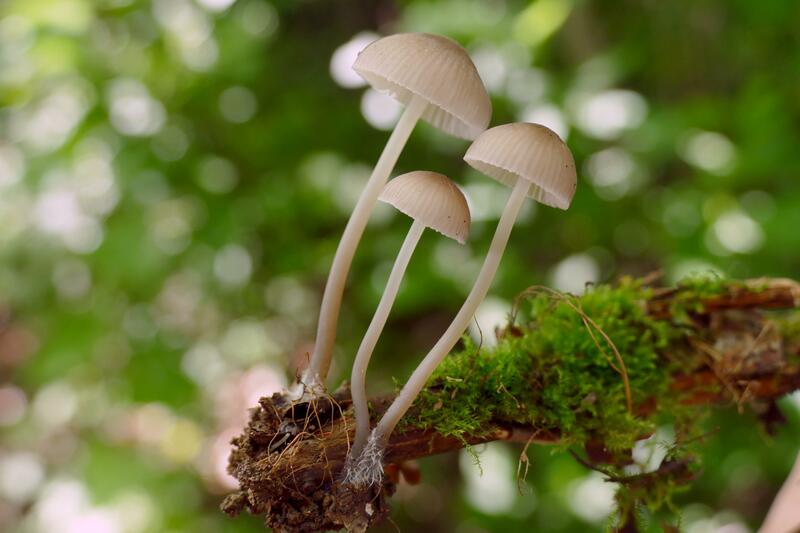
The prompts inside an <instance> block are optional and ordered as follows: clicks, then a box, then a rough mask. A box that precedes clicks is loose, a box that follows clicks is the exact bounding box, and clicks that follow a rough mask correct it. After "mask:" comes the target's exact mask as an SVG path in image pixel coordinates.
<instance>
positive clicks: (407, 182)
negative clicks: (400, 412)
mask: <svg viewBox="0 0 800 533" xmlns="http://www.w3.org/2000/svg"><path fill="white" fill-rule="evenodd" d="M378 199H379V200H380V201H382V202H386V203H387V204H391V205H393V206H394V207H395V208H397V210H398V211H400V212H402V213H405V214H406V215H408V216H410V217H411V218H412V219H414V223H413V224H412V225H411V228H410V229H409V230H408V234H407V235H406V239H405V241H404V242H403V246H402V247H401V248H400V252H399V253H398V254H397V259H395V262H394V266H393V267H392V272H391V274H389V280H388V281H387V283H386V288H385V289H384V290H383V296H381V300H380V303H379V304H378V307H377V309H376V310H375V314H374V315H373V317H372V322H370V325H369V328H367V332H366V334H365V335H364V338H363V340H362V341H361V346H359V348H358V353H357V354H356V359H355V362H354V363H353V372H352V376H351V379H350V391H351V393H352V398H353V409H354V410H355V418H356V437H355V440H354V442H353V447H352V449H351V452H350V453H351V456H352V457H358V455H359V453H360V452H361V450H362V449H363V447H364V445H365V444H366V442H367V437H369V408H368V406H367V393H366V385H365V381H366V373H367V365H369V360H370V357H371V356H372V352H373V350H374V349H375V344H376V343H377V342H378V338H379V337H380V335H381V332H382V331H383V327H384V326H385V325H386V319H387V317H388V316H389V312H390V311H391V308H392V305H393V304H394V300H395V297H396V296H397V291H398V289H399V287H400V283H401V282H402V280H403V275H404V274H405V271H406V267H407V266H408V262H409V260H410V259H411V254H412V253H413V252H414V248H415V247H416V246H417V243H418V242H419V239H420V237H421V236H422V232H423V231H425V228H431V229H433V230H435V231H438V232H439V233H441V234H443V235H445V236H447V237H450V238H451V239H455V240H456V241H458V242H459V243H461V244H464V243H465V242H466V240H467V236H468V234H469V224H470V216H469V207H468V206H467V200H466V198H464V194H463V193H462V192H461V190H459V188H458V187H456V185H455V184H454V183H453V182H452V181H450V180H449V179H448V178H447V176H443V175H442V174H438V173H436V172H427V171H416V172H409V173H408V174H403V175H402V176H398V177H396V178H395V179H393V180H391V181H390V182H389V183H388V184H387V185H386V187H384V189H383V192H381V195H380V197H379V198H378Z"/></svg>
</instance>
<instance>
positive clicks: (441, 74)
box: [301, 33, 492, 392]
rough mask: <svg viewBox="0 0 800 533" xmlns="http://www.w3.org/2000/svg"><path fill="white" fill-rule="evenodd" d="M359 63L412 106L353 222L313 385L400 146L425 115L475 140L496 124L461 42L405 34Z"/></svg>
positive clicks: (336, 265)
mask: <svg viewBox="0 0 800 533" xmlns="http://www.w3.org/2000/svg"><path fill="white" fill-rule="evenodd" d="M353 69H354V70H355V71H356V72H357V73H358V74H359V75H361V76H362V77H363V78H364V79H365V80H367V82H369V83H370V84H371V85H372V86H373V87H374V88H375V89H377V90H379V91H382V92H386V93H389V94H390V95H392V96H393V97H394V98H395V99H397V100H398V101H400V102H401V103H402V104H404V105H405V106H406V109H405V111H404V112H403V115H402V116H401V117H400V120H399V122H398V123H397V125H396V126H395V129H394V131H393V132H392V135H391V136H390V137H389V141H388V142H387V143H386V146H385V147H384V149H383V153H381V156H380V158H379V159H378V162H377V164H376V165H375V169H374V170H373V171H372V175H371V176H370V178H369V181H368V182H367V185H366V186H365V187H364V190H363V191H362V193H361V196H360V197H359V199H358V202H357V203H356V206H355V208H354V209H353V213H352V214H351V215H350V220H349V221H348V222H347V226H346V227H345V230H344V234H343V235H342V240H341V241H340V242H339V247H338V249H337V250H336V255H335V256H334V259H333V265H332V266H331V270H330V273H329V274H328V282H327V284H326V286H325V292H324V293H323V296H322V305H321V308H320V315H319V324H318V326H317V338H316V343H315V346H314V352H313V354H312V356H311V362H310V364H309V367H308V368H307V369H306V371H305V372H304V374H303V377H302V378H301V383H303V384H305V385H306V387H308V388H309V389H310V390H311V391H312V392H313V391H316V390H319V389H321V388H322V382H323V381H324V379H325V377H326V376H327V374H328V369H329V368H330V363H331V356H332V353H333V343H334V340H335V337H336V324H337V322H338V318H339V307H340V305H341V302H342V294H343V293H344V287H345V282H346V281H347V274H348V271H349V270H350V264H351V263H352V260H353V255H354V254H355V249H356V246H357V245H358V241H359V240H360V239H361V235H362V234H363V233H364V228H365V227H366V225H367V221H368V220H369V215H370V213H371V212H372V208H373V206H374V205H375V201H376V200H377V198H378V194H379V193H380V191H381V189H382V188H383V186H384V185H385V184H386V180H387V179H388V177H389V174H390V172H391V171H392V168H394V165H395V163H396V162H397V158H398V157H399V156H400V152H401V151H402V149H403V146H405V143H406V141H407V140H408V137H409V136H410V135H411V131H412V130H413V129H414V126H415V125H416V123H417V121H418V120H419V119H420V118H422V119H423V120H425V121H427V122H429V123H431V124H432V125H434V126H436V127H437V128H439V129H441V130H444V131H445V132H447V133H450V134H451V135H455V136H456V137H461V138H464V139H467V140H471V139H474V138H475V137H477V136H478V135H479V134H480V133H481V132H482V131H484V130H485V129H486V127H487V126H488V125H489V119H490V117H491V113H492V106H491V102H490V101H489V95H488V94H487V92H486V88H485V87H484V86H483V82H482V81H481V78H480V76H479V75H478V71H477V70H476V69H475V65H474V64H473V63H472V60H471V59H470V58H469V55H467V52H466V51H465V50H464V49H463V48H462V47H461V46H460V45H459V44H458V43H456V42H455V41H453V40H451V39H448V38H446V37H441V36H438V35H430V34H427V33H402V34H397V35H390V36H388V37H384V38H382V39H379V40H377V41H375V42H374V43H372V44H370V45H369V46H367V47H366V48H365V49H364V50H362V51H361V53H360V54H359V56H358V58H357V59H356V61H355V64H354V65H353Z"/></svg>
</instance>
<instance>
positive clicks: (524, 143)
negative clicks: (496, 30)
mask: <svg viewBox="0 0 800 533" xmlns="http://www.w3.org/2000/svg"><path fill="white" fill-rule="evenodd" d="M464 160H465V161H466V162H467V163H469V164H470V165H471V166H473V167H475V168H476V169H478V170H480V171H481V172H483V173H484V174H486V175H488V176H489V177H492V178H494V179H496V180H497V181H499V182H500V183H503V184H505V185H508V186H510V187H512V191H511V196H510V197H509V199H508V202H507V203H506V207H505V209H504V210H503V214H502V216H501V217H500V222H499V223H498V225H497V229H496V230H495V234H494V237H493V238H492V243H491V245H490V246H489V252H488V254H487V255H486V259H485V260H484V262H483V266H482V267H481V271H480V273H479V274H478V278H477V279H476V280H475V284H474V285H473V287H472V290H471V291H470V293H469V295H468V296H467V299H466V301H465V302H464V305H462V306H461V310H459V312H458V314H457V315H456V317H455V319H453V322H452V323H451V324H450V327H448V328H447V331H446V332H445V333H444V335H443V336H442V338H441V339H439V341H438V342H437V343H436V345H435V346H434V347H433V348H432V349H431V351H430V352H428V355H426V356H425V359H423V360H422V363H420V365H419V366H418V367H417V368H416V369H415V370H414V372H413V374H411V377H410V378H409V380H408V381H407V382H406V384H405V385H404V386H403V389H402V390H401V391H400V394H398V395H397V398H395V400H394V402H392V405H390V406H389V409H388V410H387V411H386V413H385V414H384V415H383V417H382V418H381V420H380V422H379V423H378V425H377V426H376V428H375V431H374V440H375V442H376V443H378V444H380V445H381V446H382V445H383V443H385V440H386V439H387V438H388V437H389V435H390V434H391V433H392V431H393V430H394V427H395V426H396V425H397V422H398V421H399V420H400V418H402V416H403V415H404V414H405V413H406V411H407V410H408V408H409V407H411V404H412V403H413V401H414V399H415V398H416V397H417V395H418V394H419V392H420V391H421V390H422V388H423V387H424V386H425V383H426V382H427V381H428V378H429V377H430V376H431V374H432V373H433V371H434V370H435V369H436V367H437V366H438V365H439V363H440V362H441V360H442V359H443V358H444V357H445V356H446V355H447V354H448V353H449V352H450V350H452V349H453V346H455V344H456V343H457V342H458V340H459V339H460V338H461V335H463V333H464V331H465V330H466V329H467V326H468V325H469V322H470V320H472V316H473V315H474V314H475V311H476V310H477V309H478V306H479V305H480V304H481V302H482V301H483V299H484V298H485V297H486V293H487V292H488V291H489V286H490V285H491V283H492V280H493V279H494V275H495V273H496V272H497V267H498V265H499V264H500V258H501V257H502V256H503V251H504V250H505V247H506V244H507V243H508V237H509V235H510V234H511V228H512V227H513V226H514V222H515V221H516V219H517V215H518V214H519V211H520V209H521V207H522V204H523V202H524V201H525V197H526V196H528V197H530V198H533V199H534V200H536V201H538V202H540V203H543V204H545V205H549V206H552V207H558V208H560V209H567V208H568V207H569V204H570V202H571V201H572V196H573V195H574V194H575V188H576V186H577V176H576V174H575V161H574V160H573V158H572V153H571V152H570V151H569V148H568V147H567V145H566V144H564V142H563V141H562V140H561V139H560V138H559V136H558V135H556V134H555V133H554V132H552V131H551V130H549V129H548V128H546V127H544V126H541V125H539V124H528V123H514V124H505V125H503V126H497V127H494V128H491V129H489V130H487V131H485V132H484V133H482V134H481V135H480V136H479V137H478V138H477V139H476V140H475V142H473V143H472V145H471V146H470V147H469V149H468V150H467V153H466V155H465V156H464ZM370 440H371V441H372V440H373V438H372V437H370Z"/></svg>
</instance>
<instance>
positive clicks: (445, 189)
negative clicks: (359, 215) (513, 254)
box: [378, 170, 471, 244]
mask: <svg viewBox="0 0 800 533" xmlns="http://www.w3.org/2000/svg"><path fill="white" fill-rule="evenodd" d="M378 199H379V200H380V201H382V202H386V203H387V204H391V205H393V206H394V207H396V208H397V210H398V211H400V212H402V213H405V214H406V215H408V216H410V217H411V218H413V219H414V220H419V221H420V222H422V223H423V224H424V225H425V226H427V227H429V228H431V229H434V230H436V231H438V232H439V233H441V234H443V235H446V236H447V237H450V238H451V239H455V240H457V241H458V242H460V243H461V244H464V243H465V242H466V241H467V237H468V236H469V223H470V220H471V219H470V216H469V207H468V206H467V199H466V198H464V193H462V192H461V189H459V188H458V187H456V184H455V183H453V182H452V181H450V179H449V178H448V177H447V176H444V175H442V174H439V173H437V172H428V171H426V170H417V171H415V172H409V173H408V174H403V175H402V176H397V177H396V178H394V179H393V180H390V181H389V183H387V184H386V187H384V188H383V191H382V192H381V195H380V196H379V197H378Z"/></svg>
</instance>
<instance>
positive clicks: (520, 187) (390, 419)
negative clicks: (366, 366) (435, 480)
mask: <svg viewBox="0 0 800 533" xmlns="http://www.w3.org/2000/svg"><path fill="white" fill-rule="evenodd" d="M529 188H530V183H529V182H527V181H526V180H522V179H519V180H517V183H516V185H514V189H513V190H512V191H511V196H510V197H509V198H508V202H507V203H506V207H505V209H504V210H503V215H502V216H501V217H500V222H499V223H498V224H497V229H496V230H495V233H494V237H493V238H492V244H491V245H490V246H489V253H488V254H487V255H486V259H485V260H484V262H483V266H482V267H481V271H480V273H479V274H478V278H477V279H476V280H475V285H473V287H472V291H470V293H469V296H467V299H466V301H465V302H464V305H462V306H461V310H460V311H459V312H458V314H457V315H456V317H455V318H454V319H453V322H452V323H451V324H450V327H448V328H447V331H445V333H444V335H442V338H441V339H439V341H438V342H437V343H436V345H434V347H433V348H432V349H431V351H430V352H428V355H426V356H425V359H423V360H422V362H421V363H420V364H419V366H418V367H417V368H416V369H415V370H414V372H413V373H412V374H411V377H410V378H409V379H408V381H407V382H406V384H405V385H404V386H403V389H402V390H401V391H400V394H398V395H397V398H395V400H394V402H392V405H390V406H389V409H388V410H387V411H386V413H384V415H383V418H381V420H380V422H378V425H377V426H376V428H375V432H376V435H377V437H378V438H380V439H381V441H382V442H383V443H385V442H386V439H387V438H388V437H389V435H391V433H392V431H393V430H394V427H395V426H396V425H397V422H399V421H400V419H401V418H402V417H403V415H404V414H405V413H406V411H408V408H409V407H411V404H412V403H413V402H414V399H415V398H416V397H417V395H418V394H419V392H420V391H421V390H422V388H423V387H424V386H425V383H426V382H427V381H428V378H429V377H430V376H431V374H432V373H433V371H434V370H435V369H436V367H437V366H439V363H440V362H441V361H442V359H444V357H445V356H446V355H447V354H448V353H450V350H452V349H453V346H455V345H456V343H457V342H458V340H459V339H460V338H461V335H463V333H464V331H465V330H466V329H467V326H469V322H470V320H472V316H473V315H474V314H475V311H476V310H477V309H478V306H479V305H480V304H481V302H482V301H483V299H484V298H485V297H486V293H487V292H488V291H489V287H490V286H491V284H492V280H493V279H494V275H495V273H496V272H497V267H498V265H499V264H500V258H501V257H503V251H504V250H505V248H506V244H507V243H508V237H509V235H510V234H511V228H513V227H514V222H515V221H516V220H517V215H518V214H519V210H520V209H521V208H522V204H523V202H524V201H525V196H526V194H527V193H528V189H529Z"/></svg>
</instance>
